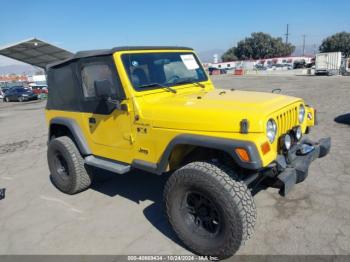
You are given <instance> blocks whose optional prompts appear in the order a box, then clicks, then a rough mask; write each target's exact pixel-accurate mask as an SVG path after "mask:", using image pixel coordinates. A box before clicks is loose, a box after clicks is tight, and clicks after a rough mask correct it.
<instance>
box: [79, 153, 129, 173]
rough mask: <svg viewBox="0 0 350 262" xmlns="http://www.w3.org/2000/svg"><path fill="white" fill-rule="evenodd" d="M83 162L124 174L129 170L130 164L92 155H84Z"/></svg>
mask: <svg viewBox="0 0 350 262" xmlns="http://www.w3.org/2000/svg"><path fill="white" fill-rule="evenodd" d="M85 163H86V164H87V165H89V166H94V167H98V168H101V169H105V170H108V171H111V172H113V173H117V174H125V173H127V172H129V171H130V168H131V167H130V165H127V164H121V163H116V162H114V161H108V160H104V159H101V158H97V157H94V156H87V157H85Z"/></svg>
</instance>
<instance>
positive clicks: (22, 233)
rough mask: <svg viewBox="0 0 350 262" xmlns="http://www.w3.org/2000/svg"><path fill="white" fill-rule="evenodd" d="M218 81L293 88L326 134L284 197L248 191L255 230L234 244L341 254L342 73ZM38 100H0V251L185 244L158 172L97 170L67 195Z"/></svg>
mask: <svg viewBox="0 0 350 262" xmlns="http://www.w3.org/2000/svg"><path fill="white" fill-rule="evenodd" d="M213 81H214V83H215V84H216V86H217V87H218V88H220V87H221V88H235V89H243V90H257V91H268V92H270V91H271V90H272V89H274V88H281V89H282V93H283V94H288V95H293V96H298V97H302V98H304V99H305V101H307V103H309V104H310V105H313V106H314V107H315V108H317V112H318V119H319V125H318V126H317V127H315V128H313V129H312V132H311V134H310V136H311V138H313V139H318V138H321V137H326V136H331V137H332V149H331V153H330V155H328V156H327V157H326V158H323V159H321V160H317V161H315V162H314V163H313V164H312V166H311V168H310V171H309V177H308V178H307V180H306V181H305V182H304V183H302V184H299V185H297V186H296V187H295V188H294V189H293V191H292V192H291V193H290V194H289V195H288V196H287V197H286V198H282V197H281V196H279V195H278V193H277V190H276V189H268V190H266V191H262V192H260V193H259V194H258V195H257V196H256V197H255V201H256V205H257V212H258V219H257V224H256V226H255V234H254V236H253V238H252V239H250V240H249V241H248V242H247V243H246V245H245V246H244V247H243V248H241V249H240V251H239V254H350V158H349V156H350V134H349V131H350V129H349V125H350V105H349V90H350V77H308V76H300V77H295V76H290V77H283V76H274V77H267V76H264V77H263V76H260V77H233V76H216V77H213ZM44 106H45V102H28V103H23V104H19V103H0V188H6V198H5V199H3V200H0V254H177V255H178V254H189V251H187V250H186V249H185V248H184V247H183V246H182V245H181V243H179V241H178V240H177V238H176V237H175V235H174V234H173V232H172V230H171V228H170V226H169V225H168V223H167V221H166V220H165V218H164V216H163V212H162V188H163V185H164V182H165V180H166V177H165V176H164V177H158V176H155V175H152V174H147V173H144V172H140V171H132V172H130V173H129V174H126V175H113V174H110V173H102V172H98V174H96V177H97V181H96V182H95V183H94V185H93V186H92V188H91V189H89V190H87V191H85V192H83V193H80V194H78V195H74V196H68V195H65V194H63V193H61V192H60V191H58V190H57V189H56V188H55V187H54V186H53V185H52V183H51V182H50V179H49V170H48V167H47V162H46V141H47V129H46V125H45V119H44Z"/></svg>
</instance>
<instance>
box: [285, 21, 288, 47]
mask: <svg viewBox="0 0 350 262" xmlns="http://www.w3.org/2000/svg"><path fill="white" fill-rule="evenodd" d="M285 36H286V44H288V36H289V24H287V33H286V34H285Z"/></svg>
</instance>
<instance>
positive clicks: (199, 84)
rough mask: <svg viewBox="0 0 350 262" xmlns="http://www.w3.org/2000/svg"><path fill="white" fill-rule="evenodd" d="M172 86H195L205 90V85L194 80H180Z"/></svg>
mask: <svg viewBox="0 0 350 262" xmlns="http://www.w3.org/2000/svg"><path fill="white" fill-rule="evenodd" d="M174 84H195V85H198V86H200V87H202V88H205V85H203V84H202V83H199V82H196V79H195V78H186V79H182V80H179V81H176V82H175V83H174Z"/></svg>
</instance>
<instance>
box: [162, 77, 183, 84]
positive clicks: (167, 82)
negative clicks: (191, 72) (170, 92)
mask: <svg viewBox="0 0 350 262" xmlns="http://www.w3.org/2000/svg"><path fill="white" fill-rule="evenodd" d="M178 79H180V77H179V76H178V75H173V76H172V77H170V78H169V79H168V81H166V82H165V84H170V83H174V82H175V81H176V80H178Z"/></svg>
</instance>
